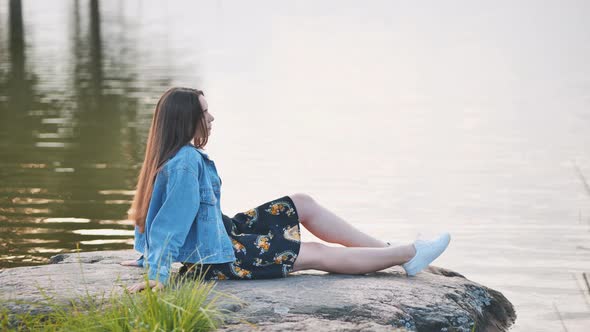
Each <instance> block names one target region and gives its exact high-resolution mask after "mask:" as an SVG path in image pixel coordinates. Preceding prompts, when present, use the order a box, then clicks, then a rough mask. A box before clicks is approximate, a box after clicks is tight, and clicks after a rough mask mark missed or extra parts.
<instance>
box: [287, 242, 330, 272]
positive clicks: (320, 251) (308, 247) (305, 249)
mask: <svg viewBox="0 0 590 332" xmlns="http://www.w3.org/2000/svg"><path fill="white" fill-rule="evenodd" d="M325 248H327V246H326V245H324V244H322V243H319V242H301V248H300V249H299V255H298V256H297V259H296V260H295V265H294V266H293V267H294V270H295V271H299V270H307V269H321V267H322V264H323V259H324V256H325V255H324V250H325Z"/></svg>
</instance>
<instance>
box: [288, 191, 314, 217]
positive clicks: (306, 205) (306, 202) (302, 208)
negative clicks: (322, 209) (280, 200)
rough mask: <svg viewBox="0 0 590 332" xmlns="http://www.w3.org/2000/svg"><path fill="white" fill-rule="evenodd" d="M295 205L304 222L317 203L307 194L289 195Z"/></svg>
mask: <svg viewBox="0 0 590 332" xmlns="http://www.w3.org/2000/svg"><path fill="white" fill-rule="evenodd" d="M289 197H290V198H291V200H292V201H293V203H294V204H295V209H297V213H298V214H299V218H300V219H302V220H307V217H308V216H309V213H310V211H312V210H313V208H314V207H315V206H316V202H315V200H314V199H313V197H311V196H310V195H309V194H305V193H296V194H292V195H289Z"/></svg>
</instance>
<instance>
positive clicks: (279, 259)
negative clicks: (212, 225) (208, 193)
mask: <svg viewBox="0 0 590 332" xmlns="http://www.w3.org/2000/svg"><path fill="white" fill-rule="evenodd" d="M223 223H224V225H225V229H226V231H227V234H228V235H229V236H230V238H231V241H232V244H233V247H234V253H235V255H236V260H235V261H234V262H230V263H223V264H189V263H183V266H182V268H181V269H180V271H179V273H180V274H181V275H185V274H186V275H187V276H192V277H196V276H199V275H200V274H204V278H205V279H208V280H210V279H214V280H223V279H269V278H281V277H286V276H287V274H288V273H289V272H291V271H292V270H293V263H295V260H296V259H297V255H298V254H299V248H300V247H301V236H300V234H301V233H300V228H299V217H298V215H297V211H296V209H295V204H294V203H293V201H292V200H291V198H290V197H289V196H285V197H282V198H279V199H276V200H273V201H270V202H267V203H264V204H262V205H260V206H258V207H256V208H254V209H250V210H248V211H246V212H243V213H238V214H236V215H235V216H234V217H233V218H230V217H228V216H226V215H223Z"/></svg>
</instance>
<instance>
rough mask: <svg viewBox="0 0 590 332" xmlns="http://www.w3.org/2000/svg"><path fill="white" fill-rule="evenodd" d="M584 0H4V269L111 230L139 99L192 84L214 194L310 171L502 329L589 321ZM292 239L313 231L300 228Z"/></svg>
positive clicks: (129, 175) (136, 143)
mask: <svg viewBox="0 0 590 332" xmlns="http://www.w3.org/2000/svg"><path fill="white" fill-rule="evenodd" d="M589 15H590V3H588V2H587V1H543V2H539V1H532V0H529V1H519V2H517V3H515V2H512V1H495V2H490V3H489V4H481V3H480V4H475V3H474V2H472V1H451V2H444V3H442V2H437V1H426V2H420V3H419V4H418V3H413V4H408V3H401V2H393V1H371V2H359V1H322V2H318V1H297V2H289V3H287V2H283V3H278V2H276V1H262V2H256V3H251V2H243V1H209V2H205V1H200V2H194V1H183V2H174V6H171V5H167V4H165V2H162V1H114V0H113V1H94V0H90V1H74V0H72V1H22V2H21V1H15V0H12V1H6V0H2V1H0V237H1V241H0V268H8V267H15V266H24V265H35V264H43V263H46V262H47V260H48V258H49V257H50V256H52V255H55V254H56V253H60V252H71V251H74V250H75V249H76V248H77V247H79V248H80V249H81V250H84V251H92V250H106V249H128V248H131V247H132V225H131V223H129V222H128V221H126V220H125V212H126V210H127V209H128V208H129V204H130V201H131V199H132V195H133V187H134V185H135V178H136V175H137V172H138V168H139V167H140V165H141V162H142V158H143V151H144V146H145V143H144V142H145V139H146V135H147V129H148V126H149V123H150V121H151V115H152V112H153V108H154V104H155V102H156V101H157V99H158V98H159V96H160V95H161V94H162V92H163V91H164V90H165V89H167V88H168V87H170V86H174V85H182V86H191V87H197V88H202V89H204V90H205V93H206V96H207V99H208V102H209V105H210V110H211V112H212V113H213V114H214V115H215V117H216V120H215V122H214V129H213V133H212V136H211V140H210V144H209V146H208V151H209V153H210V155H211V156H212V158H213V159H214V160H216V164H217V166H218V169H219V171H220V174H221V177H222V179H223V189H224V191H223V208H224V212H225V213H226V214H233V213H236V212H238V211H242V210H245V209H248V208H250V207H253V206H256V205H258V204H259V203H262V202H265V201H268V200H270V199H273V198H275V197H278V196H282V195H285V194H289V193H294V192H307V193H310V194H311V195H313V196H314V197H315V198H316V199H317V200H318V201H320V202H321V203H322V204H324V205H326V206H328V207H331V208H332V209H333V210H335V211H336V212H337V213H339V214H341V215H343V216H345V217H346V218H347V219H348V220H350V221H351V222H353V223H354V224H355V225H357V226H358V227H359V228H360V229H362V230H364V231H367V232H370V233H372V234H376V235H378V236H379V237H382V238H385V239H394V240H398V241H411V240H412V239H413V238H414V237H415V236H416V234H417V233H423V234H431V233H434V232H437V231H441V230H449V231H450V232H451V233H452V234H453V241H452V243H451V246H450V247H449V250H448V251H447V252H446V253H445V255H444V256H442V257H441V258H440V259H439V260H438V261H437V262H436V265H439V266H444V267H447V268H450V269H453V270H456V271H458V272H460V273H462V274H464V275H465V276H466V277H468V278H469V279H472V280H474V281H477V282H480V283H482V284H485V285H486V286H489V287H491V288H494V289H497V290H499V291H501V292H502V293H503V294H504V295H506V296H507V297H508V299H509V300H511V301H512V303H513V304H514V305H515V306H516V310H517V314H518V319H517V323H516V325H515V327H514V330H515V331H531V330H535V331H559V330H563V331H566V330H567V331H583V330H585V329H586V328H588V327H590V302H589V298H590V289H588V285H587V284H585V282H584V275H583V273H584V272H590V187H589V186H588V180H587V179H590V130H589V129H590V61H588V59H590V23H589V22H590V21H588V16H589ZM304 239H313V237H312V236H311V235H310V234H308V233H305V234H304Z"/></svg>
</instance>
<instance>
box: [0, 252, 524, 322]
mask: <svg viewBox="0 0 590 332" xmlns="http://www.w3.org/2000/svg"><path fill="white" fill-rule="evenodd" d="M136 257H137V254H136V253H135V252H134V251H132V250H128V251H100V252H86V253H81V254H63V255H57V256H54V257H53V258H52V262H53V264H48V265H42V266H32V267H19V268H12V269H5V270H0V299H1V300H2V303H4V305H5V306H7V307H8V308H9V309H10V310H11V311H13V312H22V311H26V310H30V309H33V311H43V310H47V309H46V308H43V307H41V308H33V307H31V306H30V305H29V304H28V303H39V302H42V301H43V300H44V296H43V294H42V293H43V292H42V290H43V291H45V292H46V294H48V295H50V296H52V297H54V298H55V299H56V300H58V301H61V302H63V303H68V302H69V301H71V300H72V299H75V298H77V296H79V295H80V294H84V293H85V292H88V293H89V294H91V295H96V296H103V295H104V294H107V295H108V294H110V293H111V292H115V293H116V292H121V291H122V290H123V286H124V285H129V284H131V283H135V282H137V281H139V280H141V276H142V273H143V270H142V269H140V268H133V267H124V266H120V265H119V264H118V262H119V261H121V260H126V259H134V258H136ZM216 290H218V291H221V292H224V293H229V294H233V295H236V296H237V297H238V298H239V299H241V301H239V300H226V302H222V303H221V304H220V305H221V306H222V308H224V309H226V310H228V311H229V312H230V314H229V316H228V319H227V321H226V325H225V326H224V327H223V328H222V329H221V330H227V331H230V330H231V331H250V330H252V329H253V327H255V326H256V327H260V328H261V329H262V330H264V331H284V330H293V331H308V330H321V331H391V330H392V329H394V328H395V327H399V328H401V329H408V330H418V331H471V330H472V327H473V326H474V324H475V327H476V328H475V330H476V331H504V330H507V329H508V328H509V327H510V326H511V325H512V324H513V323H514V320H515V318H516V314H515V312H514V309H513V307H512V304H511V303H510V302H509V301H508V300H507V299H506V298H505V297H504V296H503V295H502V294H501V293H500V292H497V291H495V290H492V289H489V288H487V287H485V286H482V285H479V284H477V283H475V282H472V281H470V280H468V279H466V278H465V277H463V276H462V275H460V274H458V273H455V272H452V271H449V270H446V269H442V268H437V267H430V268H429V269H428V270H427V271H425V272H422V273H420V274H418V275H417V276H416V277H413V278H408V277H406V276H405V274H404V273H403V271H402V270H401V269H400V268H391V269H387V270H383V271H380V272H378V273H374V274H369V275H364V276H351V275H335V274H325V273H321V272H314V271H310V272H299V273H295V274H293V275H291V276H289V277H288V278H286V279H274V280H252V281H222V282H219V283H218V284H217V286H216Z"/></svg>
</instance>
